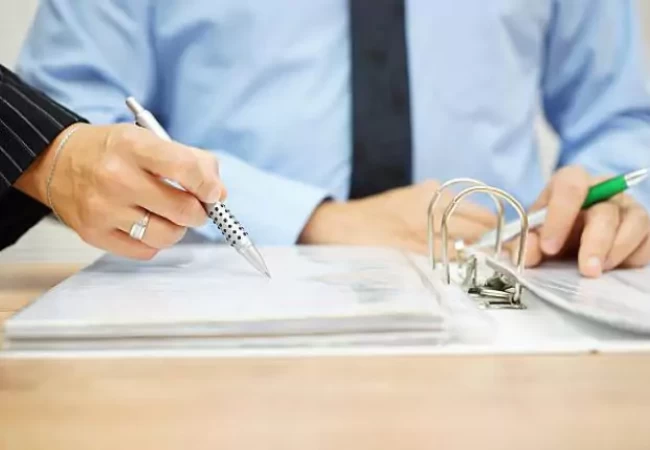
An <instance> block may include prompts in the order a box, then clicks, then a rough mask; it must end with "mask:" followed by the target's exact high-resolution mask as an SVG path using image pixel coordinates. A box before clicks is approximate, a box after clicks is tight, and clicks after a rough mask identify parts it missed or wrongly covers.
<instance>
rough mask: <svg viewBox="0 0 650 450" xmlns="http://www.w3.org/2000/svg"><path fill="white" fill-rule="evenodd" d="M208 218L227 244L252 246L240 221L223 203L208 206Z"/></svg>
mask: <svg viewBox="0 0 650 450" xmlns="http://www.w3.org/2000/svg"><path fill="white" fill-rule="evenodd" d="M206 210H207V211H208V217H210V219H211V220H212V222H214V224H215V225H216V226H217V227H218V228H219V230H220V231H221V233H223V237H224V238H226V242H227V243H228V244H229V245H231V246H233V247H241V246H246V245H250V243H251V242H250V239H249V238H248V232H246V230H244V227H243V226H242V225H241V224H240V223H239V221H238V220H237V219H236V218H235V216H233V215H232V213H231V212H230V210H229V209H228V208H226V205H224V204H223V203H213V204H212V205H206Z"/></svg>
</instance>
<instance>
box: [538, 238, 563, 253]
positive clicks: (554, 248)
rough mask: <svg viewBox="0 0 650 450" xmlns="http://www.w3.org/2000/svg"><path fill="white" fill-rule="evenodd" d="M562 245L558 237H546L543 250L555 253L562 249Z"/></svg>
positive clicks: (543, 241)
mask: <svg viewBox="0 0 650 450" xmlns="http://www.w3.org/2000/svg"><path fill="white" fill-rule="evenodd" d="M559 247H560V245H559V243H558V240H557V239H554V238H546V239H543V240H542V251H543V252H544V253H547V254H551V255H554V254H555V253H557V252H558V251H560V248H559Z"/></svg>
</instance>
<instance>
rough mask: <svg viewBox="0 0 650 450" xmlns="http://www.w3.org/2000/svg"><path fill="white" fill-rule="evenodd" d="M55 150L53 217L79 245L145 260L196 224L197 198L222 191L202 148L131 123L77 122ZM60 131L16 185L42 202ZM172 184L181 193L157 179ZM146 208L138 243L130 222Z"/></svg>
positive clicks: (201, 215)
mask: <svg viewBox="0 0 650 450" xmlns="http://www.w3.org/2000/svg"><path fill="white" fill-rule="evenodd" d="M78 126H79V129H78V130H77V131H76V132H75V133H74V134H73V135H72V136H71V137H70V139H69V140H68V142H67V143H66V144H65V146H64V148H62V150H61V152H60V154H59V157H58V161H57V163H56V167H55V171H54V175H53V177H52V182H51V187H50V192H51V200H52V203H53V206H54V209H55V210H56V212H57V213H58V215H59V216H60V217H61V220H63V222H65V223H66V224H67V225H68V226H70V227H71V228H72V229H74V230H75V231H76V232H77V233H78V234H79V235H80V236H81V238H82V239H83V240H84V241H86V242H87V243H89V244H91V245H93V246H95V247H98V248H101V249H104V250H107V251H109V252H111V253H115V254H118V255H121V256H125V257H129V258H134V259H150V258H152V257H153V256H154V255H155V254H156V253H157V252H158V251H159V250H160V249H163V248H166V247H169V246H171V245H173V244H175V243H176V242H178V241H179V240H180V239H181V238H182V237H183V235H184V234H185V231H186V228H187V227H190V226H199V225H201V224H202V223H204V221H205V219H206V213H205V210H204V209H203V207H202V205H201V203H200V202H199V200H201V201H204V202H207V203H214V202H216V201H218V200H220V199H221V198H223V196H224V195H225V189H224V187H223V185H222V184H221V181H220V179H219V174H218V167H217V161H216V159H215V157H214V156H212V155H211V154H210V153H208V152H205V151H202V150H198V149H194V148H190V147H186V146H183V145H180V144H177V143H172V142H167V141H163V140H161V139H158V138H157V137H155V136H154V134H153V133H151V132H150V131H147V130H144V129H142V128H139V127H136V126H134V125H114V126H103V127H100V126H91V125H85V124H81V125H78ZM65 134H66V133H65V132H64V133H61V135H60V136H59V137H58V138H57V139H56V140H55V141H54V142H53V143H52V145H51V146H50V147H49V148H48V149H47V150H46V151H45V152H44V154H42V155H41V156H40V157H39V158H38V159H37V160H36V161H35V162H34V163H33V164H32V165H31V166H30V168H29V169H28V170H27V171H26V172H25V173H24V174H23V175H22V176H21V177H20V178H19V180H18V182H17V183H16V187H17V188H18V189H21V190H23V192H25V193H27V194H28V195H30V196H32V197H34V198H35V199H36V200H39V201H40V202H42V203H44V204H46V205H47V204H48V199H47V194H46V183H47V179H48V177H49V175H50V171H51V169H52V163H53V157H54V150H55V149H56V148H57V147H58V145H59V142H60V140H61V139H62V136H64V135H65ZM160 177H162V178H168V179H171V180H174V181H176V182H177V183H179V184H180V185H181V186H183V187H184V188H185V189H186V190H187V192H183V191H181V190H179V189H176V188H174V187H172V186H169V185H168V184H166V183H164V182H163V181H162V180H161V179H160ZM146 211H150V212H151V219H150V221H149V226H148V227H147V231H146V233H145V235H144V238H143V240H142V241H136V240H134V239H132V238H131V237H130V236H129V234H128V233H129V230H130V229H131V226H132V225H133V224H134V223H135V222H137V221H139V220H141V219H142V218H143V217H144V215H145V213H146Z"/></svg>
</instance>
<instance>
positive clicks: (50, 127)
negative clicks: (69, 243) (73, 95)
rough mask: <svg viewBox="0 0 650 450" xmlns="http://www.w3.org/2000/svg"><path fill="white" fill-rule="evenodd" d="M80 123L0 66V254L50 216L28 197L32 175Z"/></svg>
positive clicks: (47, 210) (31, 190)
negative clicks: (57, 141)
mask: <svg viewBox="0 0 650 450" xmlns="http://www.w3.org/2000/svg"><path fill="white" fill-rule="evenodd" d="M80 121H83V119H81V118H80V117H79V116H77V115H76V114H73V113H72V112H70V111H69V110H67V109H66V108H64V107H62V106H60V105H57V104H55V103H54V102H52V101H51V100H49V99H48V98H47V97H45V96H44V95H42V94H41V93H40V92H37V91H36V90H34V89H32V88H30V87H29V86H27V85H26V84H24V83H23V82H22V81H21V80H20V79H19V78H18V77H16V76H15V75H14V74H12V73H11V72H10V71H9V70H8V69H6V68H5V67H3V66H0V250H1V249H3V248H6V247H8V246H9V245H12V244H13V243H15V242H16V240H18V238H19V237H20V236H22V235H23V234H24V233H25V232H26V231H27V230H29V228H31V227H32V226H33V225H35V224H36V223H37V222H38V221H39V220H40V219H42V218H43V217H44V216H45V215H46V214H47V213H48V212H49V209H48V208H47V207H45V206H44V205H43V204H42V203H39V202H38V201H36V200H35V199H34V198H32V197H33V192H34V189H35V188H36V187H35V186H33V185H32V183H30V182H29V176H30V172H31V171H33V170H34V167H35V166H37V165H39V164H40V162H41V161H40V160H41V159H42V158H41V155H42V154H43V153H45V152H46V150H47V149H48V148H49V147H50V144H51V143H52V142H53V141H54V140H55V139H56V137H57V136H58V135H59V134H61V132H62V131H63V130H64V129H66V128H67V127H68V126H70V125H72V124H73V123H76V122H80ZM27 194H29V195H27Z"/></svg>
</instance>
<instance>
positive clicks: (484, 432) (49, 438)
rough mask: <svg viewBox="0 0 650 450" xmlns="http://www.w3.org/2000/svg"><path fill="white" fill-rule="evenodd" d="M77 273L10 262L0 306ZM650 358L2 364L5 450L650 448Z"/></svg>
mask: <svg viewBox="0 0 650 450" xmlns="http://www.w3.org/2000/svg"><path fill="white" fill-rule="evenodd" d="M77 269H78V266H74V265H56V264H54V265H31V266H29V267H27V266H15V267H11V268H10V267H7V266H0V311H2V314H3V316H5V317H6V316H7V315H8V314H9V313H10V312H11V311H14V310H16V309H18V308H20V307H21V306H22V305H24V304H26V303H27V302H29V301H31V300H32V299H33V298H35V297H36V296H37V295H38V294H40V293H41V292H42V291H44V290H45V289H47V288H49V287H50V286H52V285H54V284H56V283H57V282H58V281H59V280H61V279H63V278H64V277H66V276H67V275H69V274H71V273H73V272H74V271H75V270H77ZM648 417H650V356H648V355H643V354H636V355H635V354H629V355H627V354H609V355H583V356H568V355H563V356H367V357H334V356H332V357H304V358H291V357H284V358H282V357H273V358H129V359H108V358H104V359H99V358H97V359H83V358H61V359H38V358H35V359H19V358H12V357H8V356H4V357H0V449H2V450H5V449H11V450H14V449H19V450H30V449H48V450H57V449H65V450H74V449H89V448H92V449H111V450H113V449H122V448H124V449H127V448H128V449H157V450H166V449H179V448H181V449H216V448H218V449H300V450H304V449H330V448H331V449H347V448H350V449H431V448H440V449H457V448H458V449H460V448H463V449H465V448H468V449H469V448H481V449H484V450H488V449H518V450H520V449H554V450H556V449H563V448H567V449H569V448H570V449H582V448H588V449H608V450H609V449H644V450H647V449H648V448H650V425H649V424H648Z"/></svg>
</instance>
